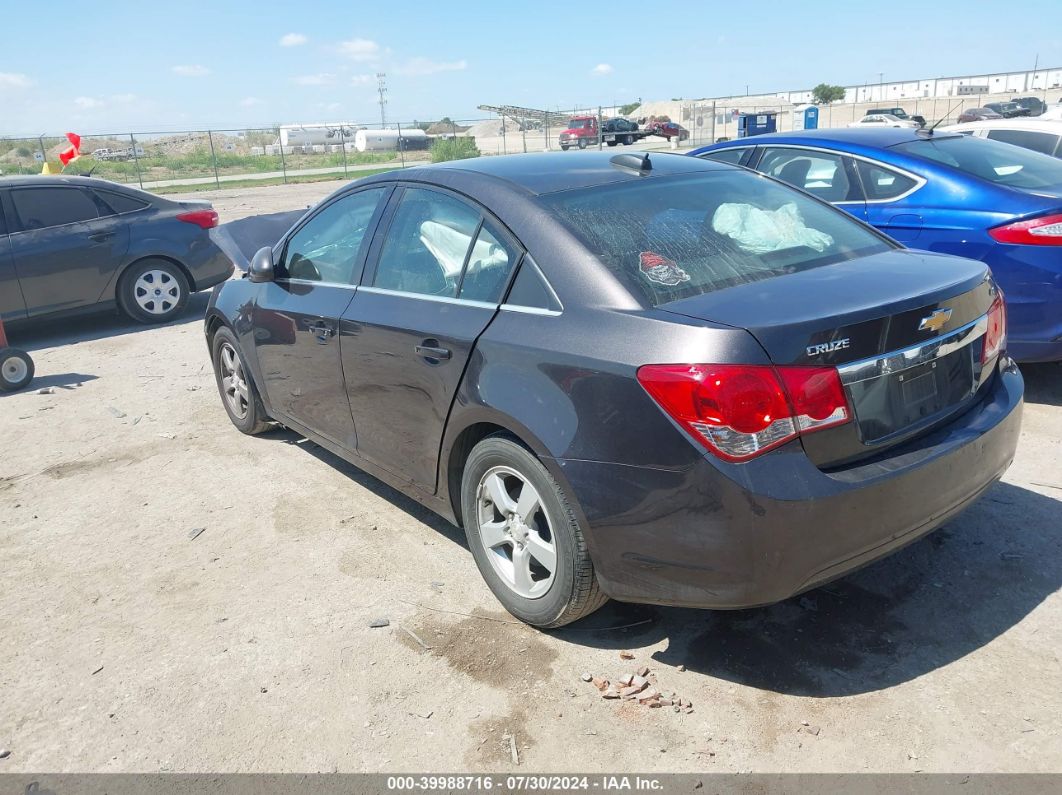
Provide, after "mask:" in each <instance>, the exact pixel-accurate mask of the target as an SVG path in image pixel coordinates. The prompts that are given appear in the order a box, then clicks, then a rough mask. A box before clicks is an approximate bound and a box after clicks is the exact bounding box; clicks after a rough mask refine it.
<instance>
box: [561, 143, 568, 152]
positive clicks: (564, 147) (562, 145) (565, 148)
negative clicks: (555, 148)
mask: <svg viewBox="0 0 1062 795" xmlns="http://www.w3.org/2000/svg"><path fill="white" fill-rule="evenodd" d="M561 151H563V152H567V151H568V144H561Z"/></svg>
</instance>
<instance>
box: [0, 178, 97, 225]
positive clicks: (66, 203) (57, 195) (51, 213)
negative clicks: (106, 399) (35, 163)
mask: <svg viewBox="0 0 1062 795" xmlns="http://www.w3.org/2000/svg"><path fill="white" fill-rule="evenodd" d="M11 201H12V203H13V204H14V206H15V212H16V213H17V214H18V220H19V226H20V227H21V228H22V229H23V230H24V231H31V230H34V229H47V228H49V227H53V226H63V225H64V224H73V223H78V222H81V221H91V220H94V219H96V218H99V216H100V214H99V210H98V209H97V207H96V202H95V201H94V200H93V198H92V196H90V195H89V194H88V192H87V191H84V190H81V189H80V188H19V189H18V190H13V191H11Z"/></svg>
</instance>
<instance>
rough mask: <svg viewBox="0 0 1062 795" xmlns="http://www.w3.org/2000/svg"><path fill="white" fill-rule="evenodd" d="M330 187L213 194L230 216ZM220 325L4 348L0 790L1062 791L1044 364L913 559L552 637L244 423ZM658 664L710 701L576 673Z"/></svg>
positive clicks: (682, 689)
mask: <svg viewBox="0 0 1062 795" xmlns="http://www.w3.org/2000/svg"><path fill="white" fill-rule="evenodd" d="M335 187H337V184H336V183H327V184H323V185H298V186H289V187H286V188H285V187H271V188H257V189H242V190H235V189H234V190H230V191H219V192H217V194H216V195H213V196H208V198H210V199H211V200H212V201H214V203H215V206H216V207H217V208H218V209H219V211H220V212H221V215H222V221H233V220H238V219H239V218H242V217H247V216H251V215H257V214H261V213H277V212H284V211H294V210H298V209H300V208H302V207H305V206H306V205H307V204H310V203H312V202H314V201H316V200H317V199H319V198H320V197H322V196H324V195H326V194H327V193H330V192H331V191H332V190H333V189H334V188H335ZM203 196H204V194H197V198H202V197H203ZM205 305H206V296H205V295H199V296H195V297H194V298H193V300H192V301H191V304H190V307H189V311H188V313H187V315H186V316H185V317H184V318H183V319H181V320H180V321H179V322H176V323H173V324H171V325H169V326H165V327H161V328H144V327H141V326H137V325H134V324H132V323H128V322H125V321H123V320H119V319H117V318H116V317H115V316H113V315H104V316H101V317H97V318H93V319H86V320H79V321H76V322H70V321H66V322H63V323H61V324H58V325H57V326H55V327H46V328H38V329H32V330H27V331H24V332H22V333H20V334H18V335H13V339H12V342H13V343H14V344H18V345H20V346H22V347H24V348H28V349H29V350H30V351H31V352H32V353H33V356H34V358H35V360H36V364H37V374H38V377H37V379H36V381H35V382H34V384H33V386H32V388H31V389H29V390H27V391H25V392H22V393H19V394H14V395H0V439H2V440H3V450H4V454H3V456H2V457H0V556H2V559H3V560H4V575H5V576H4V577H3V581H2V585H0V627H2V628H3V630H2V634H3V644H2V646H0V687H2V693H3V697H2V700H0V703H2V704H3V708H2V709H0V748H3V749H7V750H10V752H11V753H10V755H9V756H8V757H7V758H5V759H0V772H28V771H43V770H49V771H67V772H74V771H77V772H89V771H92V772H127V771H137V772H142V771H189V772H192V771H208V770H209V771H239V772H262V771H304V772H313V771H333V770H339V771H344V772H345V771H350V772H358V771H385V770H402V771H426V772H427V771H447V770H463V769H475V770H491V771H501V770H527V771H585V772H591V771H607V770H615V769H616V768H623V769H626V770H641V771H662V772H663V771H668V772H670V771H674V772H682V771H695V770H714V771H744V770H753V771H794V772H799V771H830V772H832V771H855V772H860V771H882V772H885V771H900V772H911V771H919V770H921V771H963V772H980V771H1005V772H1009V771H1013V772H1019V771H1020V772H1034V771H1035V772H1044V771H1062V660H1060V649H1062V596H1060V594H1059V587H1060V585H1062V367H1060V366H1057V365H1041V366H1032V367H1028V368H1024V372H1025V375H1026V379H1027V390H1028V393H1027V405H1026V409H1025V420H1024V427H1023V433H1022V439H1021V443H1020V446H1019V450H1018V455H1017V458H1016V460H1015V462H1014V465H1013V466H1012V468H1011V469H1010V470H1009V472H1008V473H1007V475H1006V477H1005V478H1004V479H1003V481H1002V482H1001V483H999V484H997V485H996V486H994V487H993V488H992V489H991V490H990V491H989V492H988V493H987V495H986V496H985V497H984V498H983V499H981V500H980V501H979V502H978V503H976V504H975V505H974V506H973V507H972V508H970V509H969V510H968V511H966V512H965V513H964V514H962V515H960V516H959V517H958V518H956V519H954V520H953V521H951V522H950V523H949V524H948V525H947V526H945V527H944V528H942V529H941V530H939V531H937V532H936V533H934V534H932V535H931V536H929V537H928V538H926V539H924V540H922V541H920V542H918V543H915V544H913V545H912V546H909V547H907V548H906V549H904V550H903V551H901V552H900V553H898V554H896V555H894V556H892V557H890V558H888V559H886V560H884V561H881V562H879V563H877V564H875V565H873V566H870V567H868V568H866V569H864V570H862V571H860V572H857V573H855V574H853V575H851V576H848V577H846V578H844V579H842V580H840V581H837V582H834V583H832V584H830V585H828V586H826V587H824V588H821V589H818V590H815V591H812V592H810V593H807V594H805V595H803V596H801V597H798V598H795V599H792V600H789V601H787V602H784V603H782V604H779V605H775V606H773V607H768V608H762V609H756V610H745V611H739V612H729V613H721V612H704V611H693V610H677V609H666V608H655V607H643V606H636V605H619V604H611V605H609V606H607V607H606V608H605V609H603V610H602V611H600V612H599V613H597V614H595V615H594V616H592V617H591V618H590V619H589V620H587V621H584V622H582V623H579V624H576V625H573V626H571V627H568V628H564V629H561V630H556V631H553V632H549V633H543V632H538V631H535V630H532V629H529V628H527V627H525V626H523V625H520V624H518V623H515V622H514V621H513V619H512V618H511V617H510V616H508V615H507V614H506V613H505V612H504V611H503V610H502V609H501V608H500V607H499V605H498V604H497V603H496V602H495V601H494V599H493V597H492V596H491V594H490V592H489V591H488V590H487V588H486V586H485V585H484V583H483V582H482V580H481V579H480V576H479V573H478V571H477V570H476V567H475V564H474V563H473V561H472V557H471V555H470V553H469V552H468V550H467V548H466V546H465V544H464V539H463V535H462V533H461V531H459V530H458V529H456V528H454V527H452V526H450V525H449V524H448V523H446V522H445V521H443V520H441V519H439V518H437V517H435V516H433V515H432V514H430V513H428V512H426V511H425V510H424V509H423V508H422V507H421V506H419V505H418V504H416V503H414V502H413V501H412V500H409V499H407V498H405V497H403V496H401V495H399V494H398V493H397V492H395V491H393V490H392V489H390V488H388V487H386V486H384V485H383V484H381V483H380V482H378V481H376V480H374V479H373V478H371V477H368V476H366V475H364V474H361V473H360V472H359V471H358V470H357V469H355V468H354V467H352V466H350V465H348V464H347V463H345V462H343V461H341V460H340V459H338V458H336V457H335V456H333V455H331V454H330V453H328V452H326V451H324V450H323V449H321V448H319V447H318V446H316V445H315V444H313V443H312V442H308V441H306V440H304V439H302V438H301V437H299V436H298V435H297V434H295V433H292V432H290V431H286V430H276V431H273V432H271V433H268V434H266V435H264V436H261V437H255V438H251V437H246V436H243V435H241V434H240V433H238V432H237V431H236V430H235V429H233V428H232V427H231V426H230V424H229V422H228V419H227V418H226V415H225V412H224V411H223V409H222V407H221V403H220V400H219V397H218V395H217V391H216V388H215V385H214V378H213V373H212V371H211V367H210V362H209V359H208V355H207V351H206V346H205V344H204V340H203V334H202V324H201V322H200V318H201V316H202V313H203V310H204V308H205ZM42 388H43V389H45V390H46V391H47V392H48V393H47V394H40V393H39V390H41V389H42ZM377 619H387V620H388V622H389V625H388V626H385V627H380V628H370V624H371V623H373V622H374V621H376V620H377ZM621 652H629V653H630V654H631V655H633V659H630V660H624V659H621V658H620V653H621ZM642 666H647V667H648V668H649V669H650V671H651V673H652V676H653V677H655V683H656V686H657V687H658V688H659V689H660V690H661V691H663V692H665V693H667V694H670V693H671V692H675V693H677V694H678V697H680V698H682V699H684V700H689V701H690V702H692V705H693V709H692V712H687V711H680V712H675V711H674V710H672V709H670V708H664V709H650V708H648V707H644V706H639V705H638V704H637V703H635V702H629V701H627V702H616V701H606V700H603V699H602V698H601V697H600V694H599V693H598V691H597V690H596V688H595V687H594V686H593V685H592V684H588V683H585V682H583V681H582V679H581V675H582V674H583V673H584V672H586V673H591V674H593V675H595V676H599V677H604V678H608V679H612V680H613V681H614V680H616V679H618V678H619V677H620V676H621V675H623V674H626V673H633V672H634V671H635V670H636V669H638V668H640V667H642Z"/></svg>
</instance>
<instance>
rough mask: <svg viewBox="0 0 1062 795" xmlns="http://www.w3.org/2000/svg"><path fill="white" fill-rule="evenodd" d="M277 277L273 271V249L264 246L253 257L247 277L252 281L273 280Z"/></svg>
mask: <svg viewBox="0 0 1062 795" xmlns="http://www.w3.org/2000/svg"><path fill="white" fill-rule="evenodd" d="M275 277H276V273H275V272H274V271H273V249H271V248H270V247H269V246H263V247H262V248H260V249H258V251H257V252H256V253H255V255H254V256H253V257H252V258H251V265H250V267H249V268H248V269H247V278H248V279H250V280H251V281H252V282H271V281H273V279H274V278H275Z"/></svg>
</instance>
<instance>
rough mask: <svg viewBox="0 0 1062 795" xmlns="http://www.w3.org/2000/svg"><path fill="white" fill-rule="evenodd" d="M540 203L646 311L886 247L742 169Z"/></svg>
mask: <svg viewBox="0 0 1062 795" xmlns="http://www.w3.org/2000/svg"><path fill="white" fill-rule="evenodd" d="M541 201H543V202H544V203H545V204H546V205H547V206H549V207H550V209H551V210H552V211H553V212H554V213H555V214H556V215H557V216H558V217H559V218H560V219H561V221H562V222H564V223H565V224H566V225H567V226H568V227H570V228H571V229H572V230H573V231H574V232H575V233H576V234H577V235H578V236H579V237H580V238H581V239H582V240H583V241H584V242H585V243H586V245H587V247H588V248H589V249H590V250H591V251H592V252H593V253H594V254H596V255H597V256H598V258H599V259H600V260H601V262H602V263H604V265H605V267H607V268H608V269H609V270H610V271H611V272H612V273H613V274H615V275H616V276H617V278H619V279H620V281H622V282H623V283H624V284H625V285H626V286H627V288H628V289H629V290H630V291H631V292H632V293H633V294H634V295H635V296H636V297H639V298H640V299H641V300H642V301H643V302H644V303H645V304H646V305H648V306H657V305H659V304H664V303H667V302H669V301H676V300H679V299H681V298H688V297H690V296H693V295H700V294H702V293H708V292H712V291H714V290H721V289H724V288H726V287H733V286H735V285H738V284H745V283H746V282H754V281H760V280H762V279H770V278H772V277H774V276H782V275H785V274H789V273H795V272H797V271H804V270H809V269H810V268H816V267H820V266H822V265H830V264H832V263H835V262H843V261H845V260H851V259H855V258H857V257H862V256H866V255H868V254H873V253H877V252H880V251H886V250H888V249H889V248H891V245H890V244H889V243H887V242H885V241H884V240H883V239H882V238H881V237H879V236H878V235H876V234H875V233H874V232H872V231H871V230H869V229H868V228H866V227H864V226H863V225H861V224H859V223H857V222H856V221H854V220H853V219H852V218H851V217H849V216H848V215H846V214H845V213H843V212H841V211H840V210H836V209H834V208H833V207H830V206H829V205H828V204H824V203H821V202H819V201H816V200H815V199H812V198H809V197H807V196H805V195H804V194H803V193H800V192H798V191H796V190H794V189H792V188H790V187H788V186H785V185H781V184H779V183H777V182H775V181H773V180H771V179H768V178H767V177H763V176H760V175H757V174H754V173H752V172H749V171H745V170H743V169H742V170H739V169H726V170H725V171H724V170H721V171H718V172H712V173H699V174H689V175H682V176H677V177H658V178H653V177H650V178H647V179H641V180H637V181H630V182H622V183H619V184H613V185H600V186H595V187H593V188H584V189H581V190H573V191H562V192H559V193H554V194H550V195H546V196H543V197H541Z"/></svg>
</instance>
